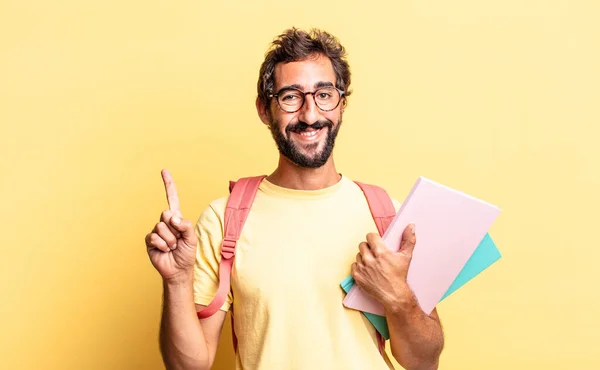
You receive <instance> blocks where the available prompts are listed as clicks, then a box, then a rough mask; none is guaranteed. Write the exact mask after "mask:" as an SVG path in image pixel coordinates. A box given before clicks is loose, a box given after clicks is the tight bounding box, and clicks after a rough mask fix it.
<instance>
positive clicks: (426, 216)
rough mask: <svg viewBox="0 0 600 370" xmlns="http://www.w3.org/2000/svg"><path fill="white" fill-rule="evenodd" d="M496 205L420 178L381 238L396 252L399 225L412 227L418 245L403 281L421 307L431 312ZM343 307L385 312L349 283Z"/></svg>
mask: <svg viewBox="0 0 600 370" xmlns="http://www.w3.org/2000/svg"><path fill="white" fill-rule="evenodd" d="M499 214H500V209H499V208H498V207H496V206H494V205H492V204H489V203H486V202H484V201H482V200H479V199H476V198H474V197H472V196H469V195H467V194H464V193H462V192H459V191H457V190H454V189H451V188H449V187H447V186H444V185H441V184H438V183H436V182H434V181H432V180H429V179H426V178H424V177H419V178H418V179H417V182H416V183H415V185H414V186H413V188H412V190H411V192H410V193H409V195H408V197H407V198H406V200H405V201H404V203H403V204H402V206H401V207H400V210H399V211H398V213H397V214H396V217H395V218H394V220H393V221H392V223H391V224H390V226H389V227H388V229H387V231H386V233H385V234H384V236H383V241H384V243H385V244H386V246H387V247H388V248H389V249H390V250H392V251H398V249H399V247H400V240H401V239H402V232H403V231H404V228H405V227H406V226H407V225H408V224H410V223H414V224H415V225H416V234H417V244H416V246H415V250H414V252H413V258H412V262H411V264H410V268H409V270H408V278H407V281H408V285H409V286H410V288H411V289H412V290H413V292H414V293H415V296H416V297H417V300H418V302H419V305H420V306H421V309H423V311H424V312H425V313H427V314H430V313H431V311H432V310H433V309H434V307H435V306H436V304H437V303H438V302H439V301H440V300H441V298H442V296H443V295H444V293H445V292H446V291H447V290H448V288H449V287H450V285H451V284H452V282H453V281H454V279H455V278H456V277H457V276H458V274H459V273H460V271H461V269H462V268H463V266H464V265H465V264H466V262H467V260H468V259H469V257H470V256H471V254H473V252H474V251H475V249H477V246H478V245H479V243H480V242H481V240H482V239H483V237H484V236H485V235H486V233H487V232H488V230H489V228H490V227H491V226H492V223H493V222H494V221H495V219H496V217H498V215H499ZM343 304H344V306H346V307H348V308H352V309H356V310H359V311H363V312H368V313H372V314H375V315H381V316H384V315H385V311H384V308H383V305H381V304H380V303H379V302H378V301H377V300H375V299H374V298H372V297H371V296H369V295H367V294H366V293H364V292H363V291H362V290H361V289H360V288H359V287H358V286H357V285H354V286H353V287H352V288H351V289H350V291H349V292H348V294H347V295H346V297H345V298H344V301H343Z"/></svg>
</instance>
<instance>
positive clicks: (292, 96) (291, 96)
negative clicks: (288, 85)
mask: <svg viewBox="0 0 600 370" xmlns="http://www.w3.org/2000/svg"><path fill="white" fill-rule="evenodd" d="M279 99H280V100H281V101H282V102H285V103H294V102H296V101H298V100H300V99H302V97H301V96H300V93H298V92H297V91H286V92H284V93H282V94H281V95H280V96H279Z"/></svg>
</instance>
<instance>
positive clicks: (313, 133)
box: [297, 129, 321, 137]
mask: <svg viewBox="0 0 600 370" xmlns="http://www.w3.org/2000/svg"><path fill="white" fill-rule="evenodd" d="M320 131H321V129H318V130H311V131H303V132H298V133H297V134H298V135H300V136H304V137H313V136H317V134H318V133H319V132H320Z"/></svg>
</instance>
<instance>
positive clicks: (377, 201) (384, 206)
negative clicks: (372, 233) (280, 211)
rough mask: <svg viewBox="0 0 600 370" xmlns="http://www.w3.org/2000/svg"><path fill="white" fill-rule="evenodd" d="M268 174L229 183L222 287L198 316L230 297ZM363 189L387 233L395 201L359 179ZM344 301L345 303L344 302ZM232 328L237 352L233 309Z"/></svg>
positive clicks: (382, 341)
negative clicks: (246, 229)
mask: <svg viewBox="0 0 600 370" xmlns="http://www.w3.org/2000/svg"><path fill="white" fill-rule="evenodd" d="M265 177H266V176H256V177H245V178H241V179H240V180H238V181H237V182H234V181H230V182H229V192H230V196H229V200H228V201H227V206H226V208H225V220H224V233H223V243H222V244H221V262H220V265H219V289H218V291H217V294H216V296H215V298H214V299H213V300H212V302H211V303H210V304H209V305H208V306H206V308H204V309H203V310H201V311H198V313H197V314H198V318H200V319H205V318H207V317H210V316H212V315H213V314H214V313H215V312H217V311H218V310H219V309H220V308H221V306H222V305H223V303H224V302H225V299H226V297H227V294H228V293H229V290H230V288H231V281H230V277H231V269H232V266H233V260H234V258H235V246H236V243H237V240H238V239H239V238H240V235H241V233H242V228H243V226H244V223H245V222H246V218H247V217H248V213H249V212H250V208H251V207H252V203H253V202H254V198H255V197H256V193H257V192H258V187H259V185H260V183H261V182H262V180H263V179H264V178H265ZM355 183H356V184H357V185H358V186H359V187H360V188H361V190H362V191H363V193H364V194H365V197H366V198H367V202H368V203H369V209H370V210H371V215H372V216H373V219H374V221H375V224H376V225H377V231H379V234H380V235H381V236H383V234H384V232H385V230H386V229H387V228H388V226H389V225H390V223H391V222H392V220H393V219H394V217H395V216H396V210H395V208H394V204H393V203H392V200H391V199H390V197H389V195H388V194H387V192H386V191H385V190H384V189H382V188H380V187H378V186H375V185H368V184H363V183H360V182H357V181H355ZM340 304H341V303H340ZM231 320H232V325H231V331H232V336H233V347H234V350H235V351H237V339H236V336H235V333H234V332H233V308H232V310H231ZM376 333H377V344H378V348H379V352H380V353H381V355H382V356H383V355H384V351H385V339H384V338H383V337H382V336H381V334H380V333H379V332H378V331H376Z"/></svg>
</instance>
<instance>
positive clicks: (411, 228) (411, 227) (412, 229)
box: [410, 224, 417, 234]
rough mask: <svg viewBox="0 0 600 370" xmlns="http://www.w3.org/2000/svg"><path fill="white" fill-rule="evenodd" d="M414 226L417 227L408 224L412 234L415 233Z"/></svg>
mask: <svg viewBox="0 0 600 370" xmlns="http://www.w3.org/2000/svg"><path fill="white" fill-rule="evenodd" d="M416 228H417V227H416V226H415V224H410V231H411V232H412V233H413V234H414V233H415V230H416Z"/></svg>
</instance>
